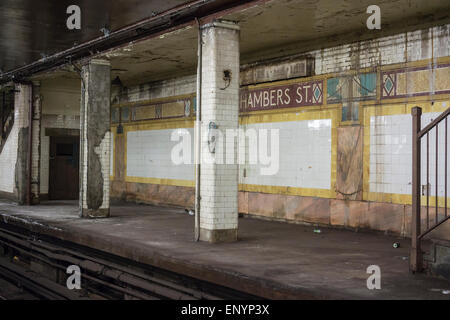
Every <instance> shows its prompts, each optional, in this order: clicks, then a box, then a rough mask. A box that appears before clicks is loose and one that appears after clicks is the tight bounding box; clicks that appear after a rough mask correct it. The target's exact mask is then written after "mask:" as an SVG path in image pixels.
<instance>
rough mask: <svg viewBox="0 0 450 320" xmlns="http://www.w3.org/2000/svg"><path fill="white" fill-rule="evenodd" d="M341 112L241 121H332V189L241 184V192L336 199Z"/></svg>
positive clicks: (257, 116) (262, 116)
mask: <svg viewBox="0 0 450 320" xmlns="http://www.w3.org/2000/svg"><path fill="white" fill-rule="evenodd" d="M338 111H339V110H338V109H336V108H334V109H324V110H316V111H309V112H295V111H293V112H289V113H266V114H252V115H247V116H246V117H244V118H241V119H239V120H240V121H239V125H247V124H256V123H274V122H290V121H304V120H320V119H331V179H330V189H316V188H298V187H285V186H268V185H249V184H240V185H239V188H240V190H241V191H249V192H262V193H274V194H292V195H299V196H309V197H323V198H334V197H336V176H337V127H338V124H339V118H338V116H339V112H338Z"/></svg>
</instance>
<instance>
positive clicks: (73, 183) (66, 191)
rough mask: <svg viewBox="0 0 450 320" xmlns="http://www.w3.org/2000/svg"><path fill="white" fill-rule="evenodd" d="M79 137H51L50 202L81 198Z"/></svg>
mask: <svg viewBox="0 0 450 320" xmlns="http://www.w3.org/2000/svg"><path fill="white" fill-rule="evenodd" d="M79 146H80V138H79V137H50V172H49V178H50V179H49V180H50V181H49V190H48V191H49V192H48V196H49V199H50V200H76V199H78V198H79V183H80V181H79V158H80V148H79Z"/></svg>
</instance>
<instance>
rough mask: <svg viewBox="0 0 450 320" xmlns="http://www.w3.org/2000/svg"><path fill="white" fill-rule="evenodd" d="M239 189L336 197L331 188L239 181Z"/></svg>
mask: <svg viewBox="0 0 450 320" xmlns="http://www.w3.org/2000/svg"><path fill="white" fill-rule="evenodd" d="M239 191H245V192H260V193H271V194H282V195H293V196H304V197H320V198H335V197H336V193H335V191H334V190H331V189H316V188H298V187H283V186H268V185H256V184H241V183H240V184H239Z"/></svg>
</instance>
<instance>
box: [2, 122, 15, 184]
mask: <svg viewBox="0 0 450 320" xmlns="http://www.w3.org/2000/svg"><path fill="white" fill-rule="evenodd" d="M17 142H18V127H17V125H16V124H14V126H13V128H12V129H11V132H10V133H9V136H8V140H6V144H5V146H4V147H3V150H2V152H1V153H0V191H3V192H9V193H12V192H14V173H15V167H16V161H17Z"/></svg>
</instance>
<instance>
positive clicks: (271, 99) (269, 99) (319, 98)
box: [239, 80, 323, 112]
mask: <svg viewBox="0 0 450 320" xmlns="http://www.w3.org/2000/svg"><path fill="white" fill-rule="evenodd" d="M322 102H323V81H322V80H320V81H311V82H301V83H292V84H288V85H282V86H273V87H264V88H254V89H253V88H250V89H249V88H245V89H241V91H240V108H239V109H240V111H241V112H247V111H256V110H269V109H279V108H292V107H303V106H315V105H321V104H322Z"/></svg>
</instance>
